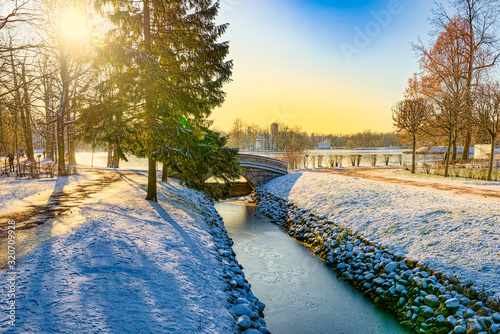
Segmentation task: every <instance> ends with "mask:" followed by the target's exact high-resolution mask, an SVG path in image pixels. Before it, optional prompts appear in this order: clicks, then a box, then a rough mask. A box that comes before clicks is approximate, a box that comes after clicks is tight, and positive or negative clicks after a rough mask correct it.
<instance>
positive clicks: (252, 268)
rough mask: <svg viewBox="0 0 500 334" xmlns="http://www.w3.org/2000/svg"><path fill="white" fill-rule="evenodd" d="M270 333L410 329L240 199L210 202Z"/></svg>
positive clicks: (383, 333) (366, 333)
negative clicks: (222, 220) (340, 279)
mask: <svg viewBox="0 0 500 334" xmlns="http://www.w3.org/2000/svg"><path fill="white" fill-rule="evenodd" d="M215 206H216V208H217V211H218V212H219V214H220V215H221V216H222V217H223V218H224V223H225V226H226V228H227V230H228V232H229V236H230V237H231V238H232V239H233V241H234V246H233V249H234V251H235V252H236V256H237V259H238V261H239V263H240V264H241V265H243V267H244V272H245V275H246V278H247V280H248V281H249V282H250V283H251V284H252V290H253V292H254V293H255V295H256V296H257V297H258V298H259V299H260V300H261V301H262V302H263V303H265V304H266V309H265V311H264V314H265V320H266V323H267V327H268V329H269V330H270V331H271V332H272V333H274V334H280V333H283V334H291V333H301V334H302V333H305V334H307V333H314V334H321V333H335V334H375V333H376V334H393V333H394V334H396V333H410V332H409V331H408V330H406V329H405V328H403V327H402V326H401V325H400V324H399V323H398V322H397V321H396V319H395V318H394V317H393V316H392V315H391V314H389V313H387V312H386V311H384V310H381V309H380V308H379V307H377V306H375V305H374V304H373V303H372V302H371V301H369V300H368V299H366V298H364V297H363V295H362V294H361V293H359V292H358V291H356V290H355V289H354V288H353V287H351V286H350V285H349V284H347V283H345V282H343V281H339V280H338V279H337V276H336V274H335V272H334V271H332V270H331V269H329V268H328V267H327V266H325V265H324V264H323V261H322V260H321V259H319V258H318V257H316V256H315V255H314V254H313V253H312V252H311V251H310V249H309V248H307V247H305V246H304V245H302V244H301V243H299V242H297V241H295V240H294V239H293V238H291V237H290V236H288V234H287V233H286V232H285V231H284V230H283V229H282V228H281V227H279V226H277V225H274V224H272V223H271V222H270V221H269V220H268V219H267V218H266V217H264V216H263V215H261V214H260V213H259V212H258V211H257V208H256V207H255V206H250V205H246V204H245V203H243V202H219V203H216V205H215Z"/></svg>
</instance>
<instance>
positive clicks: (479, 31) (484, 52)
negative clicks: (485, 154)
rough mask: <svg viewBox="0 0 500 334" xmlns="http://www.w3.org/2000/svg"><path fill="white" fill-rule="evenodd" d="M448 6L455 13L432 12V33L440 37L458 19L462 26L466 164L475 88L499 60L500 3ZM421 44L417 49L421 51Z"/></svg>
mask: <svg viewBox="0 0 500 334" xmlns="http://www.w3.org/2000/svg"><path fill="white" fill-rule="evenodd" d="M448 3H449V5H450V6H451V7H452V8H454V9H455V10H456V12H455V14H452V15H450V14H449V13H448V11H447V10H446V8H445V6H444V5H442V4H439V5H438V7H437V9H436V10H434V12H433V17H432V19H431V23H432V25H433V26H434V28H435V31H434V32H433V33H435V34H436V33H441V31H443V30H446V29H447V27H449V25H450V23H453V21H456V20H457V18H458V19H459V20H460V22H462V26H461V29H460V35H459V36H457V38H458V39H460V40H461V42H462V43H463V48H462V50H461V53H462V56H463V57H464V60H465V62H464V77H463V78H464V80H465V93H464V94H463V98H464V103H465V104H464V111H463V115H462V116H463V122H462V123H463V126H464V127H463V132H464V133H465V138H464V150H463V155H462V162H468V160H469V148H470V147H471V144H472V133H473V127H472V123H473V122H472V116H473V108H474V100H473V99H474V87H475V86H476V85H477V80H478V78H479V77H480V76H481V75H482V74H483V73H484V72H485V71H486V70H488V69H490V68H492V67H493V66H495V64H496V63H497V62H498V60H499V59H500V43H499V39H498V37H497V29H498V28H499V22H500V20H499V18H500V2H499V1H497V0H449V1H448ZM421 46H422V43H420V47H418V48H417V49H420V50H421Z"/></svg>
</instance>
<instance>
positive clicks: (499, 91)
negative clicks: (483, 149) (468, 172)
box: [473, 82, 500, 181]
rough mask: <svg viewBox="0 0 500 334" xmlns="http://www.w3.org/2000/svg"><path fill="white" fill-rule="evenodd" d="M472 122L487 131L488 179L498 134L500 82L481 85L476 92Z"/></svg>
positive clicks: (499, 131)
mask: <svg viewBox="0 0 500 334" xmlns="http://www.w3.org/2000/svg"><path fill="white" fill-rule="evenodd" d="M475 111H476V112H475V114H474V118H473V120H474V122H475V123H476V124H477V125H478V126H479V127H480V128H481V129H483V130H484V131H486V132H487V133H488V135H489V136H490V139H491V151H490V159H489V164H488V181H490V180H491V174H492V171H493V162H494V158H495V143H496V141H497V139H498V136H499V134H500V84H499V83H498V82H495V83H488V84H484V85H482V86H481V87H480V88H479V89H478V90H477V93H476V108H475Z"/></svg>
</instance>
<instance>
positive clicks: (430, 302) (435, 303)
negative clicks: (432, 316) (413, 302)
mask: <svg viewBox="0 0 500 334" xmlns="http://www.w3.org/2000/svg"><path fill="white" fill-rule="evenodd" d="M424 304H425V305H427V306H430V307H432V308H436V307H439V305H440V304H441V303H440V302H439V300H438V297H436V296H435V295H427V296H425V298H424Z"/></svg>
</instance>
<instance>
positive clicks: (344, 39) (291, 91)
mask: <svg viewBox="0 0 500 334" xmlns="http://www.w3.org/2000/svg"><path fill="white" fill-rule="evenodd" d="M433 6H434V5H433V1H430V0H423V1H414V0H413V1H412V0H386V1H382V0H371V1H369V0H364V1H360V0H358V1H356V0H354V1H344V0H341V1H327V0H316V1H305V0H287V1H285V0H221V15H220V18H219V20H220V22H228V23H230V28H229V30H228V32H227V34H226V35H225V39H226V40H229V41H230V43H231V44H230V45H231V58H232V59H233V60H234V63H235V68H234V75H233V82H232V83H230V84H229V85H228V86H227V87H226V91H227V93H228V96H227V100H226V103H225V104H224V106H223V107H222V108H219V109H217V110H215V111H214V113H213V118H214V120H215V125H216V127H218V128H220V129H223V130H227V129H229V128H230V127H231V125H232V123H233V120H234V119H235V118H237V117H240V118H242V119H244V120H246V121H248V122H253V123H256V124H259V125H261V126H267V125H269V124H270V123H271V122H274V121H281V122H285V123H288V124H290V125H292V126H295V125H300V126H302V127H303V128H304V129H305V130H306V131H308V132H317V133H352V132H357V131H363V130H366V129H370V130H374V131H391V130H392V119H391V107H392V105H393V104H394V103H395V102H397V101H398V100H399V99H401V98H402V94H403V91H404V88H405V86H406V82H407V80H408V78H409V77H410V76H411V75H412V73H413V72H415V71H416V70H417V69H418V64H417V58H416V56H415V55H414V52H413V51H412V49H411V46H410V43H411V42H415V41H417V39H418V37H419V36H421V37H422V38H423V39H427V35H428V31H429V25H428V21H427V18H428V17H429V16H430V15H431V8H432V7H433Z"/></svg>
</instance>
